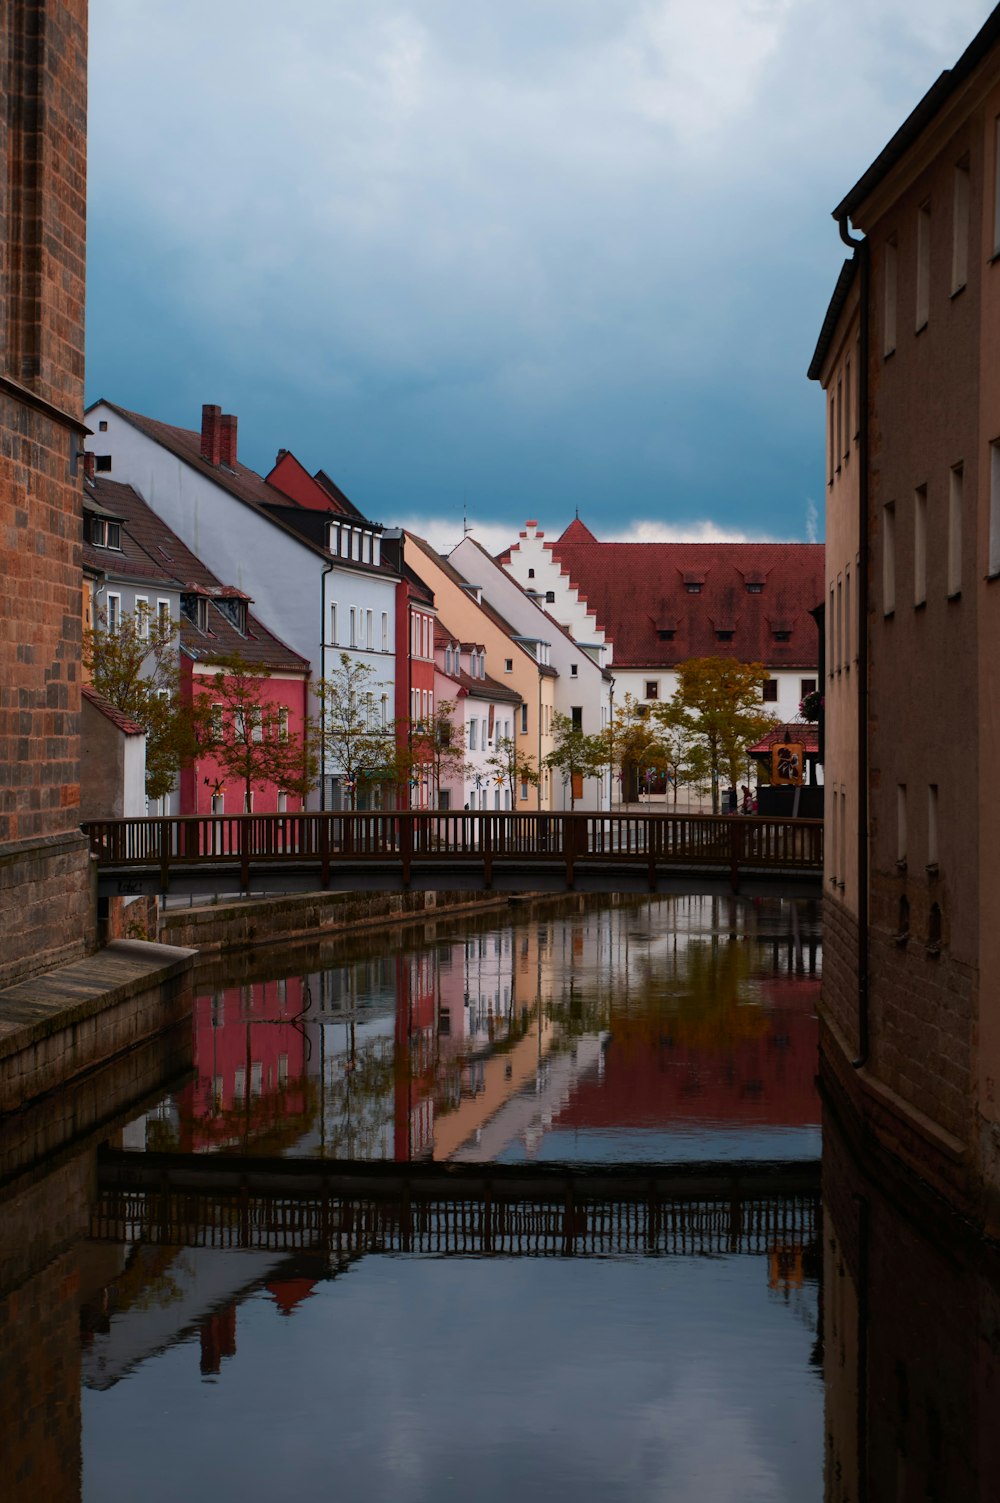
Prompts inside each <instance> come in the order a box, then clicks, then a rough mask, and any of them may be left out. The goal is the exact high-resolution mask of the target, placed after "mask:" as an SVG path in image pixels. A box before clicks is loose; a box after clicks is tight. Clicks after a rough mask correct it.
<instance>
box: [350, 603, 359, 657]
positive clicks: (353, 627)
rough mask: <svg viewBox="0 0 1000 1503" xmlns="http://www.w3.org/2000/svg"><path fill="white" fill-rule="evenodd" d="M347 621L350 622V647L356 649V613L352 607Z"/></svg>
mask: <svg viewBox="0 0 1000 1503" xmlns="http://www.w3.org/2000/svg"><path fill="white" fill-rule="evenodd" d="M349 620H350V627H351V646H352V647H357V645H358V613H357V611H356V610H355V608H354V606H353V605H352V606H351V610H350V617H349Z"/></svg>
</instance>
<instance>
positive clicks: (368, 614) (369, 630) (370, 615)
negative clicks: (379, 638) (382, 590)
mask: <svg viewBox="0 0 1000 1503" xmlns="http://www.w3.org/2000/svg"><path fill="white" fill-rule="evenodd" d="M365 646H366V647H367V648H368V651H369V652H371V650H372V648H373V647H374V646H375V616H374V612H373V611H365Z"/></svg>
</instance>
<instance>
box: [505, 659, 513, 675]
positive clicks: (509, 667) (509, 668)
mask: <svg viewBox="0 0 1000 1503" xmlns="http://www.w3.org/2000/svg"><path fill="white" fill-rule="evenodd" d="M503 671H504V673H513V672H514V659H513V658H504V660H503Z"/></svg>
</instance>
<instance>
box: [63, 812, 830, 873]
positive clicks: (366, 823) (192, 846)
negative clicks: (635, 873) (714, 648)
mask: <svg viewBox="0 0 1000 1503" xmlns="http://www.w3.org/2000/svg"><path fill="white" fill-rule="evenodd" d="M83 829H84V830H85V832H86V834H87V836H88V837H89V840H90V849H91V854H92V855H93V856H94V857H95V858H96V860H97V862H98V864H99V866H101V867H107V868H114V869H115V870H117V871H127V870H128V869H129V868H132V869H136V868H144V869H146V870H149V869H150V868H157V869H158V870H159V872H160V877H161V885H162V887H163V889H164V891H166V889H167V887H168V886H169V882H170V874H171V871H172V870H181V869H184V870H191V869H192V868H197V867H207V866H215V867H218V866H220V865H221V866H228V867H230V868H231V869H233V870H234V871H235V870H238V871H239V874H240V878H241V885H243V886H246V885H247V882H248V879H249V871H250V866H251V864H253V865H254V866H255V867H259V866H270V867H279V866H282V865H291V864H295V865H298V866H302V865H310V866H315V867H316V868H317V871H318V875H319V876H320V879H321V881H322V883H323V885H326V884H327V883H328V881H329V877H330V871H331V868H332V867H333V866H334V865H335V864H337V863H351V864H354V863H363V862H366V861H372V862H375V861H379V862H386V861H391V862H398V863H399V864H400V866H401V868H402V875H403V881H404V883H408V882H409V880H410V871H411V867H412V864H413V862H414V861H420V862H422V863H425V862H442V863H446V864H449V865H455V864H460V863H463V862H469V863H476V864H477V865H479V866H481V867H482V868H483V875H484V879H485V881H486V883H487V885H489V883H490V881H491V879H492V868H493V864H494V862H513V863H522V862H523V863H528V864H530V863H532V862H539V863H542V862H545V863H559V864H561V865H564V866H565V872H566V882H567V885H568V886H570V887H571V886H572V885H573V872H574V867H575V866H576V864H577V863H578V862H588V863H592V864H598V865H621V864H628V865H638V866H645V867H647V868H648V869H649V871H650V873H651V874H652V873H654V872H655V870H656V868H658V867H664V866H688V867H690V866H696V867H720V868H724V869H729V870H730V871H731V872H732V874H733V875H734V877H735V875H736V874H737V873H738V872H739V871H740V870H741V869H746V868H753V867H758V868H767V869H769V870H773V869H778V870H782V871H800V872H801V871H812V872H817V871H821V870H822V866H823V822H822V820H809V819H777V818H766V817H758V816H743V815H705V814H681V815H674V814H659V813H655V814H653V813H649V814H602V813H594V812H587V813H577V812H568V811H567V812H560V813H531V814H517V813H504V812H496V811H483V812H476V813H472V812H470V811H465V810H462V811H454V812H452V811H443V812H426V811H412V810H372V811H358V812H340V813H334V814H331V813H302V814H242V815H235V814H222V815H197V816H188V817H182V818H146V819H106V820H90V821H88V822H87V823H86V824H85V825H84V826H83Z"/></svg>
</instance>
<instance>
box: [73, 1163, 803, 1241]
mask: <svg viewBox="0 0 1000 1503" xmlns="http://www.w3.org/2000/svg"><path fill="white" fill-rule="evenodd" d="M98 1185H99V1195H98V1199H97V1203H96V1207H95V1210H94V1213H93V1216H92V1219H91V1236H92V1237H95V1238H98V1239H101V1240H112V1241H126V1242H133V1241H136V1240H141V1241H143V1242H147V1243H150V1242H152V1243H160V1244H162V1245H170V1246H184V1247H217V1248H228V1249H232V1248H255V1249H269V1250H274V1251H280V1252H312V1251H315V1252H324V1253H326V1254H328V1255H330V1256H331V1258H333V1259H334V1260H335V1261H343V1260H348V1259H350V1258H352V1257H357V1256H359V1255H361V1254H364V1253H400V1252H413V1253H422V1254H424V1255H431V1256H433V1255H445V1254H460V1255H465V1256H476V1255H479V1256H493V1257H497V1256H508V1257H509V1256H516V1257H546V1256H549V1257H552V1256H560V1257H565V1256H571V1255H573V1256H589V1257H612V1256H622V1255H624V1254H630V1253H631V1254H647V1255H661V1256H662V1255H665V1254H666V1255H670V1254H672V1255H685V1256H699V1255H700V1256H706V1255H721V1254H733V1253H752V1254H777V1255H779V1256H780V1255H781V1254H783V1253H788V1254H792V1253H793V1252H795V1251H796V1250H802V1249H804V1248H807V1247H809V1246H811V1245H813V1244H815V1243H816V1242H817V1240H818V1229H819V1190H820V1169H819V1164H818V1162H815V1161H805V1162H801V1163H798V1162H796V1163H701V1164H680V1165H655V1164H647V1165H641V1166H638V1165H637V1166H632V1165H630V1166H626V1167H620V1168H619V1167H615V1168H611V1167H609V1168H603V1167H600V1166H590V1165H587V1166H579V1167H578V1166H567V1165H557V1164H546V1165H534V1166H523V1165H519V1164H518V1165H511V1164H491V1165H490V1166H489V1167H488V1168H484V1167H483V1166H480V1165H466V1164H461V1165H455V1164H435V1163H419V1164H397V1163H372V1164H346V1163H330V1162H327V1163H325V1162H323V1161H319V1160H308V1159H285V1160H273V1159H228V1158H223V1157H219V1156H213V1157H211V1158H206V1157H204V1156H202V1155H193V1154H192V1155H188V1154H171V1153H163V1154H154V1153H145V1154H140V1153H129V1152H114V1151H109V1150H105V1151H104V1152H102V1154H101V1156H100V1161H99V1166H98Z"/></svg>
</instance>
